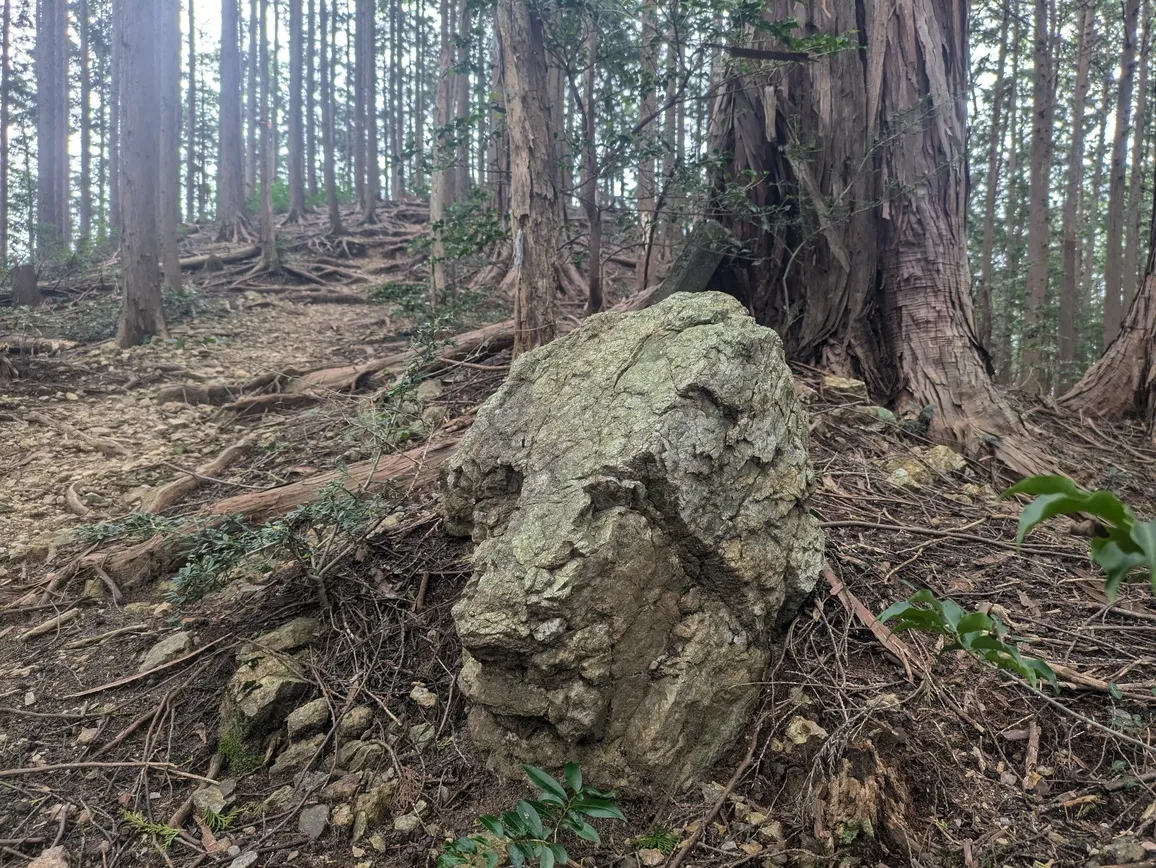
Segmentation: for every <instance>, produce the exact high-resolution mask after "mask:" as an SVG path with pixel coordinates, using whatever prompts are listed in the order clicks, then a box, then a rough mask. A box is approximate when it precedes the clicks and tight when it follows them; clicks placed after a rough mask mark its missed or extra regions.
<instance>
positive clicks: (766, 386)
mask: <svg viewBox="0 0 1156 868" xmlns="http://www.w3.org/2000/svg"><path fill="white" fill-rule="evenodd" d="M806 439H807V422H806V418H805V416H804V413H803V411H802V409H801V408H800V406H799V402H798V400H797V398H796V396H795V390H794V385H793V383H792V380H791V373H790V371H789V370H788V368H787V365H786V363H785V361H784V358H783V350H782V343H781V341H780V340H779V337H778V335H776V334H775V332H773V331H771V330H769V329H765V328H762V327H760V326H758V325H756V324H755V322H754V320H753V319H751V318H750V317H749V316H748V315H747V314H746V312H745V311H744V310H743V308H742V307H741V306H740V305H739V303H738V302H736V301H735V300H734V299H732V298H730V297H729V296H726V295H722V294H720V293H714V292H707V293H696V294H693V295H691V294H686V293H679V294H676V295H674V296H672V297H671V298H670V299H668V300H666V301H664V302H662V303H661V304H659V305H657V306H655V307H653V308H649V309H647V310H645V311H642V312H639V313H633V314H615V313H609V314H601V315H599V316H595V317H591V319H590V320H589V321H588V322H587V323H586V325H585V326H583V327H582V328H581V329H579V330H577V331H575V332H573V333H571V334H570V335H568V336H566V337H564V338H561V339H559V340H556V341H554V342H553V343H551V344H549V345H548V346H546V347H543V348H541V349H539V350H536V351H534V352H532V353H529V354H527V355H526V356H523V357H522V358H520V359H518V360H517V362H515V364H514V365H513V367H512V368H511V370H510V375H509V378H508V379H507V381H506V383H505V384H504V385H503V386H502V387H501V389H499V390H498V392H497V393H496V394H495V395H494V396H493V397H491V398H490V399H489V400H488V401H487V402H486V404H485V405H484V406H483V407H482V409H481V410H480V411H479V413H478V417H477V421H476V422H475V424H474V425H473V427H472V429H471V430H470V432H469V434H467V435H466V437H465V438H464V439H463V441H462V444H461V446H460V447H459V448H458V451H457V453H456V455H455V456H454V458H453V459H452V460H451V461H450V462H449V464H448V466H447V468H446V471H445V476H444V480H443V487H444V491H443V494H444V500H443V502H444V509H445V519H446V524H447V527H448V528H450V530H451V531H453V532H457V533H460V534H462V535H466V534H470V535H472V537H473V539H474V541H475V542H476V543H477V548H476V553H475V572H474V575H473V577H472V578H471V579H470V581H469V584H468V585H467V587H466V590H465V592H464V594H463V596H462V599H461V600H460V601H459V602H458V603H457V605H456V606H455V607H454V620H455V622H456V625H457V629H458V633H459V634H460V636H461V639H462V645H463V648H464V651H463V666H462V672H461V678H460V682H461V686H462V689H463V690H464V692H465V694H466V695H467V697H468V698H469V699H470V700H471V703H472V706H471V711H470V727H471V733H472V735H473V738H474V740H475V742H476V743H478V744H479V745H480V746H482V747H483V748H486V749H489V751H490V758H491V764H492V765H493V766H494V767H495V768H498V769H506V770H510V769H512V768H513V766H514V764H515V763H518V762H531V763H534V764H536V765H542V766H546V767H549V768H557V767H559V766H561V765H562V764H563V763H565V762H568V761H571V760H577V761H579V762H581V763H582V765H583V766H584V767H585V768H586V769H587V770H588V771H589V772H590V773H591V774H594V775H596V776H597V777H598V778H600V779H602V780H605V781H613V782H615V783H633V784H635V785H638V784H644V783H652V784H658V785H660V786H663V787H674V786H677V785H679V784H681V783H684V782H685V781H687V780H689V779H691V778H693V777H694V776H695V775H696V774H698V773H699V772H700V771H702V770H703V769H704V768H705V767H706V766H708V765H709V764H710V763H711V762H712V761H713V760H714V759H715V758H716V757H717V756H718V755H719V754H720V752H722V751H724V750H726V749H727V748H728V747H730V746H731V745H732V744H733V743H734V741H735V740H736V739H737V738H738V737H739V735H740V734H741V732H742V730H743V729H744V727H745V726H746V725H747V723H748V722H749V719H750V715H751V712H752V706H753V703H754V701H755V699H756V697H757V694H758V683H759V681H760V679H761V677H762V675H763V671H764V669H765V667H766V665H767V663H768V661H769V660H770V658H771V655H772V653H773V647H774V645H773V643H774V633H775V628H776V627H777V626H779V625H781V624H783V622H784V621H786V620H788V619H789V618H790V617H792V616H793V615H794V614H795V613H796V612H797V610H798V607H799V605H800V603H801V602H802V600H803V599H804V598H805V597H806V595H807V594H808V593H809V592H810V591H811V590H812V589H813V587H814V585H815V581H816V578H817V575H818V573H819V568H820V560H821V556H822V548H823V539H822V535H821V533H820V530H819V527H818V523H817V522H816V520H815V519H814V518H813V517H812V516H811V515H810V514H809V513H808V511H807V507H806V498H807V495H808V492H809V489H810V486H811V482H812V473H811V469H810V467H809V464H808V461H807V450H806Z"/></svg>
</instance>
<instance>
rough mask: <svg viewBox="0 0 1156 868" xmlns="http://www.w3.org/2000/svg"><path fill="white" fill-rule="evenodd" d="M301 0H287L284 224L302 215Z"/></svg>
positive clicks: (303, 153) (303, 155) (303, 205)
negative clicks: (286, 196) (286, 211)
mask: <svg viewBox="0 0 1156 868" xmlns="http://www.w3.org/2000/svg"><path fill="white" fill-rule="evenodd" d="M302 3H303V0H289V95H288V101H289V215H288V216H287V217H286V218H285V222H286V223H296V222H298V221H299V220H300V219H301V218H302V217H303V216H305V130H304V125H303V122H302V113H303V112H302V110H303V108H304V106H303V99H302V97H303V94H302V93H301V87H302V81H303V78H304V69H303V67H304V65H305V57H304V51H305V46H304V28H303V26H302V21H301V18H302Z"/></svg>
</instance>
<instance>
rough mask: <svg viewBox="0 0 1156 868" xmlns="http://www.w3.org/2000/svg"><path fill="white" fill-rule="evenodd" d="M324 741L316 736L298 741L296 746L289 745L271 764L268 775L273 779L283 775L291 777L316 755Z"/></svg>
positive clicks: (322, 737)
mask: <svg viewBox="0 0 1156 868" xmlns="http://www.w3.org/2000/svg"><path fill="white" fill-rule="evenodd" d="M324 741H325V736H324V735H321V734H318V735H315V736H313V737H312V738H310V739H306V740H305V741H299V742H297V743H296V744H291V745H289V747H287V748H286V749H285V750H283V751H282V752H281V753H280V754H279V755H278V756H277V760H276V761H275V762H274V763H273V768H271V769H270V770H269V774H271V775H273V776H274V777H277V776H283V775H292V774H295V773H297V772H299V771H301V767H302V766H304V765H305V763H307V762H309V761H310V760H311V759H313V756H314V754H316V753H317V750H318V748H320V747H321V745H322V743H323V742H324Z"/></svg>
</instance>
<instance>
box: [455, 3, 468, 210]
mask: <svg viewBox="0 0 1156 868" xmlns="http://www.w3.org/2000/svg"><path fill="white" fill-rule="evenodd" d="M454 41H455V43H456V50H457V53H456V58H455V69H454V75H453V79H452V81H453V85H454V101H455V106H454V119H455V121H456V123H455V127H456V133H455V136H456V138H457V139H458V146H457V149H456V152H455V155H454V174H455V176H456V177H455V180H454V185H453V191H454V201H458V200H459V199H463V198H465V197H466V196H468V195H469V192H470V187H471V186H472V184H471V183H470V162H471V160H470V139H469V133H468V131H469V127H468V125H467V123H466V119H467V117H468V115H469V113H470V54H469V52H470V4H469V0H458V4H457V39H456V40H454Z"/></svg>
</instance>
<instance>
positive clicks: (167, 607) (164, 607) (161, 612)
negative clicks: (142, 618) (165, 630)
mask: <svg viewBox="0 0 1156 868" xmlns="http://www.w3.org/2000/svg"><path fill="white" fill-rule="evenodd" d="M172 613H173V604H172V603H169V602H167V601H166V602H164V603H157V604H156V606H154V607H153V617H154V618H164V617H165V616H166V615H171V614H172Z"/></svg>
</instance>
